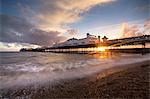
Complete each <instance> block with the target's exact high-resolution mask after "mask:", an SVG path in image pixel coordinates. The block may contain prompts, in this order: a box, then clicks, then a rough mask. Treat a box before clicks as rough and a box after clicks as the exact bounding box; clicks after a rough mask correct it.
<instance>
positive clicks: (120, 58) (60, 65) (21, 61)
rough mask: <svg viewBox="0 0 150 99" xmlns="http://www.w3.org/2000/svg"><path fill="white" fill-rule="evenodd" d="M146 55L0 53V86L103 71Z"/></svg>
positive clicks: (138, 60)
mask: <svg viewBox="0 0 150 99" xmlns="http://www.w3.org/2000/svg"><path fill="white" fill-rule="evenodd" d="M149 55H150V54H146V55H142V54H127V53H109V52H102V53H99V54H67V53H50V52H1V53H0V89H8V88H13V87H22V86H29V85H43V84H46V83H48V84H53V83H54V82H56V81H61V80H64V79H74V78H82V77H85V76H88V75H91V74H94V73H98V72H102V71H103V70H106V69H109V68H112V67H117V66H120V67H121V66H122V67H123V66H126V65H129V64H133V63H138V62H142V61H147V60H150V58H149Z"/></svg>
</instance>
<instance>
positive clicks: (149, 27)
mask: <svg viewBox="0 0 150 99" xmlns="http://www.w3.org/2000/svg"><path fill="white" fill-rule="evenodd" d="M144 33H145V34H148V35H150V18H149V19H147V20H146V21H145V23H144Z"/></svg>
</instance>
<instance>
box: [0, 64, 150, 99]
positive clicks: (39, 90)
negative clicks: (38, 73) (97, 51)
mask: <svg viewBox="0 0 150 99" xmlns="http://www.w3.org/2000/svg"><path fill="white" fill-rule="evenodd" d="M127 67H128V68H124V69H118V71H117V72H113V71H114V70H116V68H112V69H109V70H105V71H104V72H102V73H98V74H94V75H91V76H88V77H85V78H78V79H70V80H61V81H58V82H57V81H56V82H55V84H54V85H50V84H45V85H44V86H40V85H39V86H38V87H34V86H28V87H26V88H18V89H9V90H1V96H0V97H1V98H4V97H7V98H11V99H12V98H27V99H28V98H31V99H44V98H135V99H148V98H149V94H150V92H149V89H150V88H149V87H150V86H149V84H150V79H149V68H150V64H149V62H144V63H142V64H135V65H134V66H133V64H132V65H130V66H127Z"/></svg>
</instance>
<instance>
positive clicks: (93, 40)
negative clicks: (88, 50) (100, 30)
mask: <svg viewBox="0 0 150 99" xmlns="http://www.w3.org/2000/svg"><path fill="white" fill-rule="evenodd" d="M107 39H108V38H107V37H106V36H104V38H102V41H101V39H100V36H98V37H96V36H95V35H91V34H89V33H87V37H86V38H81V39H77V38H71V39H68V40H67V41H65V42H62V43H56V44H54V45H53V47H54V48H57V47H63V46H82V45H92V44H93V45H94V44H99V43H101V42H107Z"/></svg>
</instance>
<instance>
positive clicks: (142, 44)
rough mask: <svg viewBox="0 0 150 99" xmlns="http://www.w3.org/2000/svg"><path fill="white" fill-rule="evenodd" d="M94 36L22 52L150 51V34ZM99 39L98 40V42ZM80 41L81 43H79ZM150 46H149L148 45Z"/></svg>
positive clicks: (22, 50)
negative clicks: (91, 40) (118, 36)
mask: <svg viewBox="0 0 150 99" xmlns="http://www.w3.org/2000/svg"><path fill="white" fill-rule="evenodd" d="M93 38H94V41H93V42H94V43H86V42H85V44H81V43H80V42H79V41H81V40H82V43H83V41H85V40H86V41H87V39H88V40H89V39H93ZM99 38H100V37H98V38H96V37H93V35H92V37H91V36H89V34H87V38H84V39H80V40H78V39H75V38H72V39H69V40H67V41H66V42H64V43H61V44H57V45H55V46H52V47H44V48H36V49H25V48H23V49H21V50H20V51H21V52H25V51H28V52H53V53H82V54H86V53H99V52H104V51H111V52H127V53H150V35H143V36H138V37H129V38H122V39H113V40H107V37H104V38H102V39H103V41H100V39H99ZM97 40H98V42H97ZM78 42H79V44H78ZM147 46H148V47H147Z"/></svg>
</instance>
